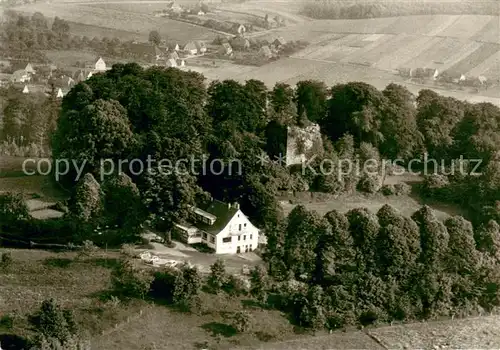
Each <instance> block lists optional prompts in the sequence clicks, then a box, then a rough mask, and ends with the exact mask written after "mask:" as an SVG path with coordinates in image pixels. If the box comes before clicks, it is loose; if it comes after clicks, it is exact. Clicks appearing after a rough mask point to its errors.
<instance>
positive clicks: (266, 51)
mask: <svg viewBox="0 0 500 350" xmlns="http://www.w3.org/2000/svg"><path fill="white" fill-rule="evenodd" d="M259 53H261V54H262V55H265V56H272V55H273V53H272V52H271V49H270V48H269V46H267V45H266V46H262V47H261V48H260V50H259Z"/></svg>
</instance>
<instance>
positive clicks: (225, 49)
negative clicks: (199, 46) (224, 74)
mask: <svg viewBox="0 0 500 350" xmlns="http://www.w3.org/2000/svg"><path fill="white" fill-rule="evenodd" d="M219 53H220V54H222V55H226V56H229V55H231V54H232V53H233V48H232V47H231V45H229V43H223V44H222V46H221V48H220V49H219Z"/></svg>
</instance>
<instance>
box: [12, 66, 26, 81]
mask: <svg viewBox="0 0 500 350" xmlns="http://www.w3.org/2000/svg"><path fill="white" fill-rule="evenodd" d="M26 76H27V74H26V71H25V70H24V69H19V70H16V71H15V72H14V73H12V76H11V80H21V79H22V78H23V77H26Z"/></svg>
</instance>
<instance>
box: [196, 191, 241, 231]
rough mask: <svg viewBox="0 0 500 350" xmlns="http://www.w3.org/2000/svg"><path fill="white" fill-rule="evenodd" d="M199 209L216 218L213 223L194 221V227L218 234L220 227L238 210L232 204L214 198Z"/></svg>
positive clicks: (222, 227)
mask: <svg viewBox="0 0 500 350" xmlns="http://www.w3.org/2000/svg"><path fill="white" fill-rule="evenodd" d="M200 209H201V210H203V211H205V212H207V213H208V214H211V215H213V216H215V217H216V218H217V219H216V220H215V223H214V224H213V225H208V224H204V223H196V227H198V228H199V229H200V230H203V231H205V232H208V233H211V234H214V235H216V234H218V233H219V232H220V231H221V230H222V229H224V227H226V226H227V224H228V223H229V221H231V219H232V218H233V217H234V215H236V213H237V212H238V210H239V209H238V208H235V207H234V206H232V205H231V206H230V205H228V204H227V203H224V202H221V201H218V200H215V199H214V200H213V201H211V202H210V203H208V205H205V206H204V207H202V208H200Z"/></svg>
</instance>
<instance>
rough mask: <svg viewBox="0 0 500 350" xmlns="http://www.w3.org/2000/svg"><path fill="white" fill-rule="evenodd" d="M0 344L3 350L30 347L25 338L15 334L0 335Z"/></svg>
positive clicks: (18, 349)
mask: <svg viewBox="0 0 500 350" xmlns="http://www.w3.org/2000/svg"><path fill="white" fill-rule="evenodd" d="M0 344H2V349H3V350H21V349H29V347H30V343H29V341H28V340H27V339H26V338H23V337H21V336H18V335H15V334H0Z"/></svg>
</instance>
